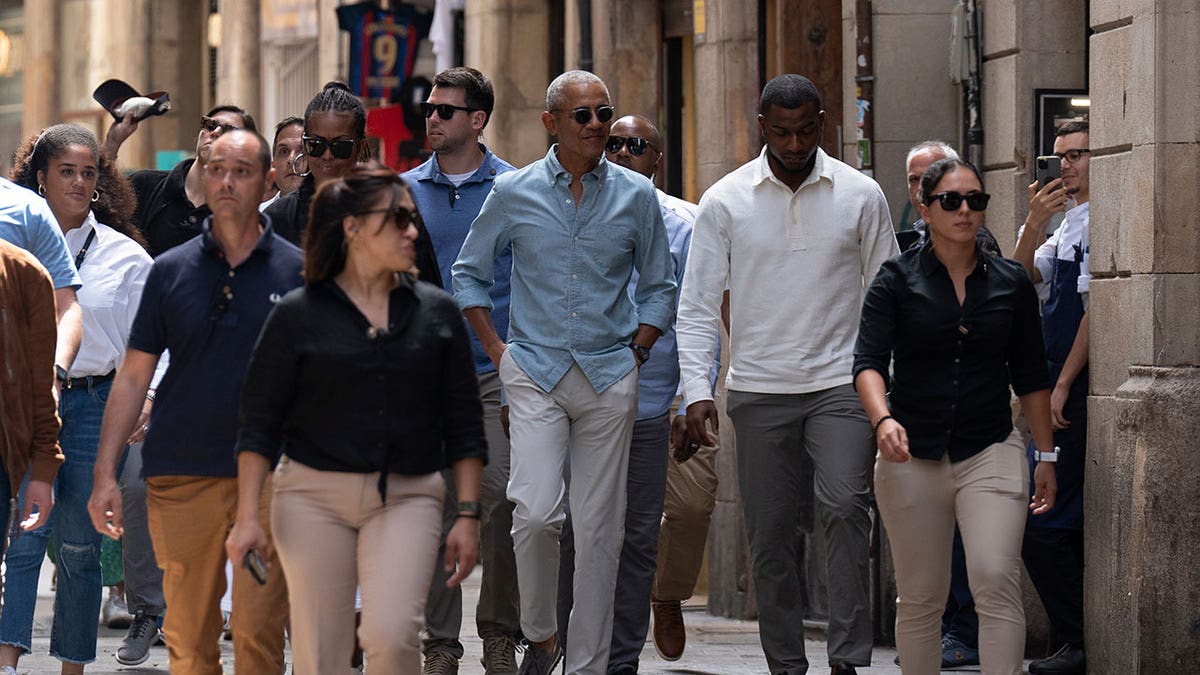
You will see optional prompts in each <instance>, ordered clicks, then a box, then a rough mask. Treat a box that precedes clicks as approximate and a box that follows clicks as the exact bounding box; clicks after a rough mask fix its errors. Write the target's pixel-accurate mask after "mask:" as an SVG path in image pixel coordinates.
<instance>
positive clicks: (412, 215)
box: [354, 206, 417, 231]
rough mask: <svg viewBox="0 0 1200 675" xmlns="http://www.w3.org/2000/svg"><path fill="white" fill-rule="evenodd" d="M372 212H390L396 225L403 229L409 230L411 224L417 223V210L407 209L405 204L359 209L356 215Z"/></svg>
mask: <svg viewBox="0 0 1200 675" xmlns="http://www.w3.org/2000/svg"><path fill="white" fill-rule="evenodd" d="M371 213H387V214H390V215H391V217H392V222H394V223H395V224H396V227H398V228H400V230H401V231H403V230H407V229H408V226H409V225H416V224H417V212H416V211H412V210H410V209H406V208H404V207H403V206H389V207H388V208H386V209H371V210H370V211H359V212H358V213H356V214H354V215H356V216H365V215H368V214H371Z"/></svg>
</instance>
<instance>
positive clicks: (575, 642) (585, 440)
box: [500, 352, 638, 675]
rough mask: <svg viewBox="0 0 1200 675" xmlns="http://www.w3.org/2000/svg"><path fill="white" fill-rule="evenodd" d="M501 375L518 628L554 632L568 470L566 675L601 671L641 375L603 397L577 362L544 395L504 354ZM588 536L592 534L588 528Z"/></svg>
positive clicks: (536, 636)
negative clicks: (570, 563) (572, 531)
mask: <svg viewBox="0 0 1200 675" xmlns="http://www.w3.org/2000/svg"><path fill="white" fill-rule="evenodd" d="M500 377H501V378H502V379H503V381H504V390H505V392H506V393H507V394H508V402H509V406H510V408H511V410H512V415H511V418H510V419H511V426H510V429H511V432H512V460H513V462H512V475H511V477H510V479H509V482H508V498H509V499H511V500H512V501H513V503H514V505H515V506H514V509H513V544H514V547H515V549H516V554H517V579H518V581H519V583H520V587H521V629H522V631H524V633H525V637H527V638H529V640H531V641H533V642H541V641H543V640H547V639H549V638H550V637H551V636H553V635H555V634H556V633H558V632H559V631H558V621H557V611H556V610H557V595H558V567H559V564H560V562H561V559H560V557H559V547H558V544H559V536H560V534H561V532H562V523H563V520H564V519H565V518H566V516H565V513H564V511H565V507H566V503H565V502H566V493H567V488H566V485H565V484H564V482H563V471H564V469H565V468H566V465H567V463H568V462H569V463H570V466H571V478H570V502H571V513H572V514H573V517H574V519H575V524H576V525H578V526H579V529H578V530H577V532H578V533H580V534H579V536H578V537H576V538H575V550H576V551H577V552H578V554H579V556H578V560H579V564H578V565H577V567H576V570H575V575H574V578H573V582H574V588H573V593H574V596H575V607H574V609H573V610H572V612H571V625H570V630H569V632H568V633H567V640H566V645H567V649H566V670H567V674H568V675H577V674H586V675H603V673H604V672H605V671H606V669H607V666H608V652H609V647H610V644H609V643H610V641H611V639H612V602H613V593H614V591H615V589H616V585H617V569H618V567H619V562H620V553H621V543H622V539H623V536H624V522H625V518H624V516H625V479H626V474H627V470H628V469H627V467H628V460H629V439H630V436H631V435H632V433H633V420H634V417H635V416H636V414H637V383H638V376H637V371H636V370H632V371H630V372H629V373H628V374H626V375H625V377H623V378H622V379H621V380H619V381H618V382H616V383H614V384H613V385H612V386H610V387H609V388H607V389H605V390H604V391H603V392H602V393H597V392H596V390H595V389H594V388H593V387H592V384H591V382H590V381H589V380H588V378H587V376H586V375H584V373H583V370H582V369H581V368H580V367H579V365H578V364H575V365H572V366H571V368H570V370H568V371H567V373H566V374H565V375H564V376H563V378H562V380H560V381H559V383H558V384H557V385H555V387H554V389H553V390H551V391H549V392H546V391H543V390H542V388H541V387H539V386H538V385H537V384H536V383H535V382H534V381H533V380H532V379H531V378H530V377H529V376H528V375H527V374H526V373H525V372H524V371H523V370H521V367H520V365H518V364H517V362H516V361H515V360H514V359H513V357H512V353H511V352H505V354H504V357H503V358H502V359H501V360H500ZM585 533H586V534H585Z"/></svg>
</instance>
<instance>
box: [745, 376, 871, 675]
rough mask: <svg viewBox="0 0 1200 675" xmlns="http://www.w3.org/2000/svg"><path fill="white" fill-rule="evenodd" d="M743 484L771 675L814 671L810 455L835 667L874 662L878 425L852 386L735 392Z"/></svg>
mask: <svg viewBox="0 0 1200 675" xmlns="http://www.w3.org/2000/svg"><path fill="white" fill-rule="evenodd" d="M727 401H728V404H727V406H728V407H727V410H728V412H729V417H730V419H732V420H733V426H734V433H735V435H736V437H737V466H738V485H739V487H740V488H741V493H742V509H743V512H744V515H745V518H746V533H747V537H748V539H749V540H750V555H751V558H752V560H753V569H754V585H755V589H754V590H755V599H756V600H757V601H758V612H759V624H758V625H759V639H760V640H761V641H762V646H763V652H764V653H765V654H766V657H767V665H768V666H769V668H770V672H771V673H772V675H782V674H786V675H803V673H806V672H808V659H807V658H806V657H805V654H804V627H803V620H804V602H803V598H804V592H803V589H801V588H800V569H799V565H800V561H799V560H798V550H799V541H800V534H799V531H800V530H799V528H800V507H799V500H800V497H799V495H800V493H801V490H803V489H804V486H805V483H806V482H807V481H810V480H814V477H813V476H808V475H805V474H804V472H803V471H802V470H801V457H802V455H801V453H803V452H808V453H809V455H810V456H811V457H812V460H813V464H814V465H815V468H816V476H815V490H814V491H815V494H816V498H817V502H818V503H819V504H820V509H819V513H820V514H821V526H822V528H823V529H824V532H825V545H826V553H827V557H826V561H825V562H826V568H827V574H828V579H829V633H828V651H829V662H830V664H845V665H852V666H866V665H870V663H871V639H872V626H871V613H870V600H869V597H868V583H869V582H868V573H867V572H868V551H867V548H868V543H869V541H868V540H869V537H870V530H871V518H870V514H869V513H868V507H867V492H868V491H867V472H868V471H869V470H870V467H871V463H872V460H873V459H874V456H873V455H874V451H873V449H872V443H871V424H870V422H869V421H868V420H867V416H866V414H865V413H864V412H863V409H862V404H861V403H859V400H858V396H857V395H856V394H855V393H854V388H853V387H852V386H851V385H848V384H847V385H842V386H838V387H833V388H831V389H826V390H823V391H817V392H812V393H808V394H755V393H748V392H743V391H733V390H730V391H729V393H728V398H727Z"/></svg>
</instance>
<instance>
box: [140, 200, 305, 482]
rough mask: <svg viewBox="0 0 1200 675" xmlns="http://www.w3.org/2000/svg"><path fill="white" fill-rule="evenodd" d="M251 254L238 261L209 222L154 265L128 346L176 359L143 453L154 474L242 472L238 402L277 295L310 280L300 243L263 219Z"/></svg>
mask: <svg viewBox="0 0 1200 675" xmlns="http://www.w3.org/2000/svg"><path fill="white" fill-rule="evenodd" d="M260 218H261V222H262V223H263V232H262V235H261V236H260V237H259V240H258V243H257V244H256V245H255V247H254V250H253V251H252V252H251V253H250V256H249V257H248V258H246V259H245V260H244V261H242V262H241V263H240V264H239V265H238V266H237V267H230V266H229V262H228V261H227V260H226V258H225V255H224V253H223V252H222V250H221V247H220V246H219V245H218V244H217V242H216V240H215V239H214V238H213V235H212V229H211V226H210V225H207V224H206V225H205V226H204V227H203V229H202V231H201V235H200V236H198V237H194V238H193V239H192V240H191V241H188V242H185V243H183V244H180V245H179V246H176V247H175V248H173V249H171V250H169V251H167V252H166V253H164V254H162V255H161V256H159V257H158V258H157V259H156V260H155V261H154V266H153V267H151V268H150V275H149V276H148V277H147V278H146V286H145V289H144V290H143V292H142V300H141V304H140V305H139V306H138V310H137V316H136V318H135V319H134V321H133V327H132V328H131V329H130V332H129V347H130V348H131V349H137V350H139V351H143V352H147V353H149V354H154V355H159V354H162V353H163V351H166V350H168V349H169V350H170V352H171V361H170V365H169V366H168V367H167V372H166V375H164V376H163V379H162V382H161V383H160V384H159V386H158V394H157V397H156V398H155V402H154V410H153V411H152V412H151V414H150V429H149V431H148V432H147V433H146V446H145V448H144V449H143V451H142V455H143V471H144V473H145V475H147V476H236V475H237V464H236V463H235V462H234V454H233V448H234V442H235V441H236V440H237V424H238V400H239V398H240V396H241V390H242V381H243V376H244V374H245V372H246V365H247V364H248V363H249V362H250V353H251V351H253V349H254V343H255V340H257V339H258V334H259V332H260V331H261V330H262V327H263V322H264V321H266V318H267V316H268V314H269V313H270V312H271V310H272V309H273V307H274V303H275V301H277V300H278V299H279V298H280V297H281V296H283V295H284V294H285V293H287V292H288V291H290V290H292V289H294V288H296V287H297V286H299V285H300V283H301V282H302V279H301V276H300V272H301V269H302V267H303V263H304V260H303V256H302V255H301V253H300V249H298V248H296V247H295V246H292V245H291V244H290V243H288V242H286V241H284V240H283V239H282V238H280V237H279V236H278V235H276V234H274V233H273V231H272V229H271V224H270V221H269V220H268V219H267V218H265V217H261V216H260Z"/></svg>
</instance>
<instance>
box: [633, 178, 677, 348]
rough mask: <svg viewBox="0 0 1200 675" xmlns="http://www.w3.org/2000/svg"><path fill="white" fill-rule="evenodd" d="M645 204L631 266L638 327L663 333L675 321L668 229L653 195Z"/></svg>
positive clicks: (673, 278) (675, 288) (656, 199)
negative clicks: (634, 279) (642, 225)
mask: <svg viewBox="0 0 1200 675" xmlns="http://www.w3.org/2000/svg"><path fill="white" fill-rule="evenodd" d="M647 195H648V196H647V199H646V200H645V204H644V211H643V216H642V222H644V223H645V224H646V225H645V226H644V227H643V228H642V237H641V241H640V242H639V244H638V247H637V250H635V251H634V258H633V265H634V267H635V268H636V269H637V271H638V283H637V288H636V289H635V290H634V293H633V300H634V304H635V305H636V306H637V314H638V323H639V324H643V323H644V324H647V325H650V326H654V327H655V328H657V329H659V330H660V331H662V332H664V333H665V332H667V329H669V328H670V327H671V325H672V324H673V323H674V321H675V299H676V298H675V293H676V290H677V286H676V283H675V276H674V263H673V261H672V259H671V246H670V243H669V242H668V241H667V228H666V226H665V225H663V219H662V209H661V208H660V207H659V205H658V198H657V196H655V194H654V192H653V191H649V192H647Z"/></svg>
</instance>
